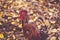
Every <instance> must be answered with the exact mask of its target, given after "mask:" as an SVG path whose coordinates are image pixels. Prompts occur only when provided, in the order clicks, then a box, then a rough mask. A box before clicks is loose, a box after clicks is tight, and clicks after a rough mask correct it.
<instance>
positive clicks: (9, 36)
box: [0, 0, 60, 40]
mask: <svg viewBox="0 0 60 40" xmlns="http://www.w3.org/2000/svg"><path fill="white" fill-rule="evenodd" d="M21 9H24V10H26V11H27V13H28V15H29V17H30V18H29V20H28V23H32V22H33V23H35V24H36V25H37V27H38V29H39V30H40V31H41V30H43V32H47V33H46V34H47V35H48V37H47V40H60V0H0V40H27V39H25V37H24V35H23V30H22V23H21V20H20V19H19V15H20V14H19V11H20V10H21Z"/></svg>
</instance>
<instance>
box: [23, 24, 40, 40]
mask: <svg viewBox="0 0 60 40" xmlns="http://www.w3.org/2000/svg"><path fill="white" fill-rule="evenodd" d="M23 30H24V36H25V37H26V38H28V40H40V35H39V30H38V29H37V25H36V24H34V23H31V24H25V25H24V27H23Z"/></svg>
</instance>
